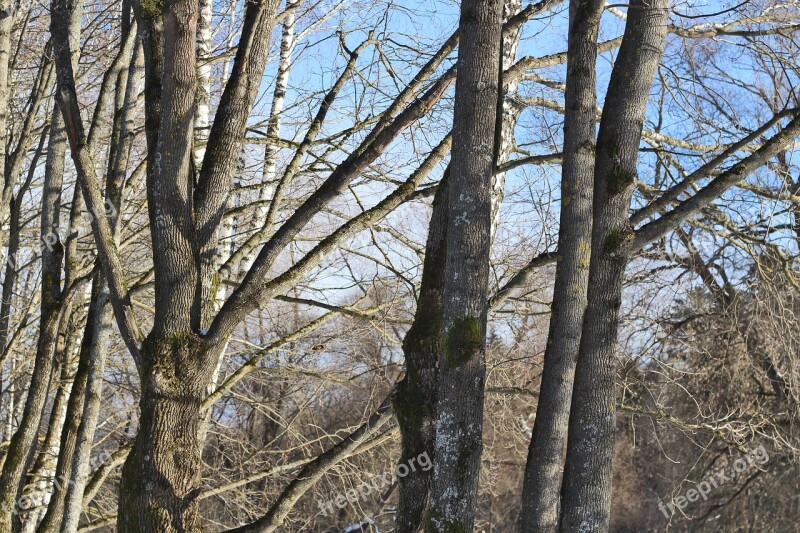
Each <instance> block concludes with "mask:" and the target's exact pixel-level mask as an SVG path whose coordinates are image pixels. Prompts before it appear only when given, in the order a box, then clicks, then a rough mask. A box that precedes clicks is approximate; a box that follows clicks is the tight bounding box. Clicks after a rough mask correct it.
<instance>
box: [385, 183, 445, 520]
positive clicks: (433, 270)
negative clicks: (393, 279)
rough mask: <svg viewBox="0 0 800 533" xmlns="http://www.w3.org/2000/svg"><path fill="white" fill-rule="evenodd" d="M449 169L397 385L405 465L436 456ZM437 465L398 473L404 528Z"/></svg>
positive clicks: (420, 508)
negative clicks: (435, 438) (437, 391)
mask: <svg viewBox="0 0 800 533" xmlns="http://www.w3.org/2000/svg"><path fill="white" fill-rule="evenodd" d="M448 174H449V170H447V171H445V175H444V177H443V178H442V180H441V181H440V182H439V188H438V189H437V190H436V196H434V199H433V213H432V214H431V221H430V224H429V225H428V240H427V244H426V245H425V263H424V265H423V269H422V283H421V285H420V289H419V299H418V300H417V311H416V313H415V314H414V323H413V324H412V325H411V328H410V329H409V330H408V333H406V336H405V338H404V339H403V354H404V355H405V360H406V375H405V376H404V377H403V379H402V381H400V383H398V385H397V392H396V393H395V398H394V413H395V416H396V417H397V425H398V426H399V428H400V433H401V446H402V447H401V452H400V464H406V465H408V464H409V462H410V461H411V460H412V459H416V457H418V456H419V455H421V454H425V453H427V454H428V455H429V456H431V457H430V459H431V461H432V460H433V457H432V455H433V454H434V437H435V432H434V430H435V426H436V389H437V382H436V367H437V362H438V358H439V354H440V353H441V346H442V341H441V339H442V293H443V291H444V274H445V259H446V252H447V220H448V212H447V203H448V201H447V199H448V195H449V188H448V186H447V182H448V177H447V175H448ZM432 476H433V470H432V469H428V470H427V471H425V470H422V469H415V470H413V471H411V472H409V474H408V475H407V476H405V477H401V478H398V495H399V502H398V507H397V518H396V524H397V531H398V533H416V531H417V530H418V529H419V527H420V525H421V524H422V520H423V514H424V512H425V508H426V507H427V503H428V494H429V491H430V488H431V479H432Z"/></svg>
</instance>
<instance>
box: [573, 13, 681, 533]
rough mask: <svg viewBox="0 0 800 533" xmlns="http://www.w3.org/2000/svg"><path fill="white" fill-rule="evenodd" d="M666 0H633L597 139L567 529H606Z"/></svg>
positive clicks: (576, 389) (574, 395) (577, 375)
mask: <svg viewBox="0 0 800 533" xmlns="http://www.w3.org/2000/svg"><path fill="white" fill-rule="evenodd" d="M667 6H668V3H667V2H666V0H652V1H651V0H636V1H635V2H633V3H632V5H631V9H630V10H629V11H628V22H627V24H626V26H625V35H624V37H623V41H622V46H621V47H620V52H619V56H618V58H617V61H616V62H615V63H614V69H613V71H612V73H611V81H610V83H609V87H608V93H607V98H606V102H605V106H604V108H603V117H602V119H601V122H600V133H599V136H598V141H597V159H596V164H595V190H594V227H593V230H592V258H591V264H590V267H589V287H591V288H592V290H591V291H590V292H589V301H588V306H587V309H586V315H585V318H584V322H583V331H582V336H581V344H580V351H579V355H578V364H577V366H576V370H575V390H574V394H573V399H572V410H571V413H570V420H569V438H568V445H567V459H566V465H565V472H564V489H563V511H562V518H561V530H562V531H577V530H580V531H607V530H608V524H609V518H610V510H611V481H612V474H613V460H614V443H615V437H614V432H615V414H614V402H615V395H614V383H615V377H616V371H615V369H616V357H615V355H614V348H615V344H616V340H617V327H618V325H619V308H620V305H621V298H622V282H623V275H624V273H625V267H626V265H627V262H628V257H629V255H630V253H631V250H630V248H631V246H630V245H631V241H632V239H633V232H632V230H631V226H630V221H629V218H628V210H629V208H630V200H631V196H632V194H633V188H634V183H635V179H636V164H637V161H638V155H639V141H640V139H641V133H642V124H643V122H644V110H645V105H646V104H647V99H648V96H649V94H650V87H651V84H652V81H653V76H654V75H655V71H656V68H657V66H658V62H659V59H660V58H661V52H662V50H663V46H664V38H665V36H666V29H667V25H666V18H667Z"/></svg>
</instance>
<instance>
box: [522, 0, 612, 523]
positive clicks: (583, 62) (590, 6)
mask: <svg viewBox="0 0 800 533" xmlns="http://www.w3.org/2000/svg"><path fill="white" fill-rule="evenodd" d="M602 13H603V2H598V1H597V0H572V2H570V32H569V43H568V45H567V46H568V48H567V82H566V83H567V88H566V94H565V106H564V107H565V113H564V158H563V161H562V167H561V176H562V177H561V220H560V225H559V230H558V255H559V260H558V263H557V264H556V278H555V286H554V288H553V305H552V308H551V314H550V331H549V333H548V337H547V347H546V349H545V353H544V368H543V371H542V379H541V387H540V389H539V403H538V406H537V408H536V420H535V422H534V424H533V436H532V438H531V443H530V447H529V450H528V461H527V463H526V465H525V480H524V483H523V487H522V513H521V520H522V530H523V531H526V532H527V531H529V532H546V531H555V530H556V528H557V527H558V502H559V493H560V491H561V473H562V465H563V458H564V450H565V448H566V445H567V428H568V426H569V407H570V401H571V399H572V377H573V375H574V372H575V360H576V358H577V356H578V348H579V345H580V340H581V326H582V324H583V313H584V311H585V309H586V298H587V290H588V288H587V281H588V279H589V257H590V250H591V231H592V229H591V228H592V187H593V181H594V158H595V107H596V105H597V104H596V101H597V98H596V87H595V85H596V79H595V78H596V62H597V32H598V29H599V27H600V16H601V15H602Z"/></svg>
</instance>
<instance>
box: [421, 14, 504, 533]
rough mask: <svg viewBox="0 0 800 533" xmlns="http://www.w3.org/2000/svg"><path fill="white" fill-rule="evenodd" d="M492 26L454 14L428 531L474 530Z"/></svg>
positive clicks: (496, 75)
mask: <svg viewBox="0 0 800 533" xmlns="http://www.w3.org/2000/svg"><path fill="white" fill-rule="evenodd" d="M502 22H503V4H502V2H501V1H500V0H490V1H478V0H464V1H463V2H462V4H461V20H460V22H459V32H460V43H461V44H460V46H459V50H458V74H457V78H456V94H455V110H454V119H453V149H452V152H451V153H452V162H451V167H450V169H451V172H450V177H449V178H448V179H449V183H450V185H449V188H450V190H449V193H448V209H449V215H450V216H449V217H448V223H447V247H446V250H447V251H446V266H447V268H446V274H445V276H446V277H445V285H444V293H443V330H444V336H443V350H442V353H441V355H440V358H439V392H438V398H437V420H436V440H435V451H434V458H433V459H434V474H433V485H432V490H431V496H430V500H431V501H430V519H429V522H428V523H429V529H430V531H456V530H458V531H471V530H472V529H473V523H474V511H475V505H476V497H477V489H478V475H479V473H480V459H481V451H482V449H483V446H482V429H483V386H484V380H485V373H486V368H485V341H486V312H487V309H486V301H487V297H488V281H489V255H490V249H491V214H492V213H491V211H492V205H491V204H492V194H491V188H492V187H491V182H492V174H493V171H494V168H495V164H496V162H497V156H498V151H499V143H500V140H499V136H500V135H499V133H500V131H499V130H500V129H501V124H500V122H501V121H500V120H498V119H499V116H498V115H499V113H500V112H501V109H502V100H501V97H500V92H501V91H500V79H501V77H502V61H501V56H502V33H503V32H502V28H503V24H502Z"/></svg>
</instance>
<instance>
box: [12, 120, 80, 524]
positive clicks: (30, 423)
mask: <svg viewBox="0 0 800 533" xmlns="http://www.w3.org/2000/svg"><path fill="white" fill-rule="evenodd" d="M54 116H56V115H55V114H54ZM61 124H62V125H61V126H58V124H54V126H53V128H52V130H51V136H50V145H49V147H48V153H47V162H46V165H45V178H44V185H43V192H42V218H41V229H40V238H41V241H40V242H42V243H50V242H52V241H53V239H51V238H49V236H50V235H52V234H53V233H54V232H56V233H57V231H58V227H59V211H60V209H61V185H62V181H63V176H64V156H65V153H66V132H65V131H64V128H63V122H62V123H61ZM62 256H63V251H62V246H61V243H60V242H55V243H54V244H53V245H52V246H50V245H43V246H42V301H41V318H40V321H39V339H38V341H37V345H36V357H35V359H34V367H33V375H32V376H31V382H30V387H29V389H28V396H27V398H26V400H25V408H24V410H23V413H22V420H21V421H20V425H19V427H18V428H17V431H16V432H15V433H14V436H13V437H12V438H11V442H10V443H9V448H8V454H7V456H6V460H5V463H3V470H2V474H0V487H2V494H1V495H0V532H3V533H5V532H7V531H11V527H12V525H11V523H12V516H13V513H14V508H15V505H16V502H17V499H18V497H19V496H20V495H21V494H22V488H23V486H24V483H25V473H26V472H27V471H28V468H29V467H30V465H31V462H32V459H33V454H34V452H35V450H36V443H37V441H36V437H37V435H38V433H39V422H40V420H41V417H42V411H43V409H44V406H45V402H46V401H47V396H48V392H49V388H50V378H51V373H52V369H53V351H54V349H55V345H56V341H57V338H58V324H59V321H60V318H61V315H62V311H63V305H62V294H61V261H62Z"/></svg>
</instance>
